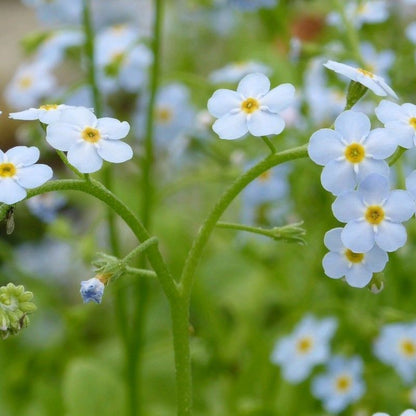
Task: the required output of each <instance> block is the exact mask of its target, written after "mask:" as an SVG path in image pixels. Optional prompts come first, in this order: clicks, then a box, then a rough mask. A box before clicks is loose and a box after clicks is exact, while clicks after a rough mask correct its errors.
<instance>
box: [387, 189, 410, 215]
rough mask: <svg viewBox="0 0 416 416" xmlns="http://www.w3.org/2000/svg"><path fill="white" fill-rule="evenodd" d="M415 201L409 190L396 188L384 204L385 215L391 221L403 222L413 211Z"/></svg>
mask: <svg viewBox="0 0 416 416" xmlns="http://www.w3.org/2000/svg"><path fill="white" fill-rule="evenodd" d="M415 208H416V207H415V202H414V201H413V198H412V196H411V195H410V193H409V192H407V191H403V190H401V189H397V190H395V191H392V192H391V193H390V197H389V199H388V200H387V201H386V203H385V204H384V211H385V213H386V216H387V217H389V218H390V219H391V220H392V221H393V222H403V221H407V220H408V219H410V217H411V216H412V215H413V214H414V213H415Z"/></svg>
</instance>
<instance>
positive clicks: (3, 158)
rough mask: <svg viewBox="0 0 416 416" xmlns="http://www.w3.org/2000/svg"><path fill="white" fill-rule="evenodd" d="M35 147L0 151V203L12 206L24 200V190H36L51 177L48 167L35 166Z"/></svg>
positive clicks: (36, 158) (36, 156)
mask: <svg viewBox="0 0 416 416" xmlns="http://www.w3.org/2000/svg"><path fill="white" fill-rule="evenodd" d="M38 159H39V149H38V148H37V147H26V146H16V147H13V148H11V149H9V150H8V151H7V152H6V153H3V152H2V151H1V150H0V202H4V203H5V204H14V203H16V202H19V201H21V200H22V199H25V198H26V195H27V194H26V189H32V188H36V187H38V186H40V185H42V184H44V183H45V182H46V181H48V180H49V179H50V178H51V177H52V169H51V168H50V167H49V166H46V165H42V164H35V163H36V162H37V160H38Z"/></svg>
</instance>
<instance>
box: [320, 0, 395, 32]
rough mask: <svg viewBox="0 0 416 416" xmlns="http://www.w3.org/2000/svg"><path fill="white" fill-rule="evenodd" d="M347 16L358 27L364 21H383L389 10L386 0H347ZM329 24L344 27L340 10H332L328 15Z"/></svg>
mask: <svg viewBox="0 0 416 416" xmlns="http://www.w3.org/2000/svg"><path fill="white" fill-rule="evenodd" d="M344 7H345V16H346V18H347V19H348V20H349V21H351V22H352V23H353V25H354V26H355V27H356V28H360V27H361V26H362V25H363V24H364V23H370V24H372V23H381V22H384V21H386V20H387V19H388V17H389V10H388V2H387V1H386V0H367V1H362V2H359V1H355V0H350V1H349V2H345V5H344ZM327 21H328V23H329V24H331V25H334V26H337V27H343V19H342V17H341V15H340V14H339V13H338V12H331V13H329V15H328V16H327Z"/></svg>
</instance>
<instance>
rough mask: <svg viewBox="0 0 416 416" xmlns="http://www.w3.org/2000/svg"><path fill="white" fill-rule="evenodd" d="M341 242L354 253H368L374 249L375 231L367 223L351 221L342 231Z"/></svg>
mask: <svg viewBox="0 0 416 416" xmlns="http://www.w3.org/2000/svg"><path fill="white" fill-rule="evenodd" d="M341 240H342V242H343V243H344V245H345V247H347V248H349V249H350V250H352V251H353V252H354V253H366V252H367V251H370V250H371V249H372V248H373V247H374V231H373V228H372V226H371V225H370V224H368V223H367V222H365V221H351V222H349V223H348V224H347V225H346V226H345V227H344V229H343V230H342V233H341Z"/></svg>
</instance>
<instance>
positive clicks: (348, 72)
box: [324, 61, 398, 98]
mask: <svg viewBox="0 0 416 416" xmlns="http://www.w3.org/2000/svg"><path fill="white" fill-rule="evenodd" d="M324 66H325V67H327V68H328V69H331V70H332V71H334V72H336V73H338V74H341V75H344V76H346V77H347V78H349V79H350V80H352V81H355V82H359V83H360V84H362V85H364V86H365V87H367V88H368V89H369V90H371V91H373V92H374V94H376V95H380V96H382V97H385V96H386V95H391V96H392V97H393V98H398V97H397V94H396V93H395V92H394V91H393V90H392V89H391V88H390V87H389V86H388V85H387V83H386V81H385V80H384V79H383V78H382V77H380V76H379V75H376V74H373V73H372V72H370V71H367V70H366V69H362V68H356V67H353V66H350V65H346V64H342V63H340V62H335V61H328V62H327V63H326V64H324Z"/></svg>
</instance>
